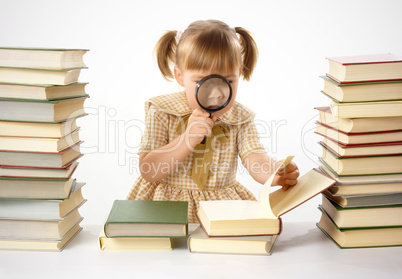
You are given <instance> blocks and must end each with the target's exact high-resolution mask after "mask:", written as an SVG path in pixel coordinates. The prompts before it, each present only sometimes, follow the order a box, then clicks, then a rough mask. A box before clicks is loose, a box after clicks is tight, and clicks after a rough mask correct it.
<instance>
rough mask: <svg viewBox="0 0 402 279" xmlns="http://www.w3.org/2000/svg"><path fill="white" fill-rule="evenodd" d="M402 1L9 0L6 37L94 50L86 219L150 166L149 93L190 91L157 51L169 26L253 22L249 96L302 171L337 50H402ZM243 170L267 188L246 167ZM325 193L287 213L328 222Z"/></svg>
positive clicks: (245, 96) (1, 18) (89, 74)
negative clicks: (141, 154)
mask: <svg viewBox="0 0 402 279" xmlns="http://www.w3.org/2000/svg"><path fill="white" fill-rule="evenodd" d="M401 10H402V2H401V1H388V0H381V1H372V0H366V1H352V0H348V1H345V0H338V1H323V0H320V1H319V0H316V1H278V0H275V1H253V0H248V1H244V0H242V1H237V0H230V1H216V0H214V1H209V0H204V1H197V2H193V1H175V0H171V1H121V0H114V1H84V0H79V1H76V0H69V1H56V0H53V1H44V0H36V1H28V0H27V1H21V0H10V1H6V0H0V45H1V46H23V47H49V48H51V47H55V48H88V49H90V52H89V53H88V54H86V56H85V62H86V64H87V65H88V67H89V69H87V70H83V71H82V73H81V76H80V81H82V82H89V83H90V84H89V85H88V86H87V93H88V94H90V95H91V98H90V99H88V100H87V101H86V103H85V106H86V110H87V112H88V113H89V116H87V117H85V118H83V119H80V120H79V122H78V123H79V125H80V126H81V127H82V129H81V133H80V136H81V139H82V140H84V141H85V143H84V144H83V146H82V151H83V152H84V153H86V155H85V156H84V157H83V158H82V159H80V165H79V167H78V170H77V171H76V173H75V177H76V178H77V180H79V181H84V182H86V183H87V185H86V186H85V188H84V190H83V191H84V196H85V197H86V198H87V199H88V202H87V203H86V204H85V205H84V206H83V207H82V209H81V210H80V212H81V214H82V215H83V216H84V218H85V220H84V221H83V225H84V226H85V225H86V224H97V225H99V224H101V223H102V222H103V220H104V218H105V216H106V215H107V213H108V211H109V210H110V206H111V204H112V202H113V200H114V199H124V198H125V197H126V195H127V193H128V191H129V189H130V187H131V185H132V183H133V181H134V180H135V178H136V177H137V176H138V173H139V172H138V156H137V155H136V151H137V148H138V145H139V143H140V137H141V131H142V129H143V127H144V126H143V122H142V121H143V119H144V102H145V101H146V100H147V99H148V98H150V97H153V96H156V95H160V94H165V93H170V92H174V91H177V90H181V89H180V88H179V87H178V85H177V84H176V83H175V82H167V81H165V80H164V79H163V78H162V77H161V75H160V73H159V70H158V68H157V66H156V64H155V61H154V59H153V56H152V53H153V47H154V45H155V43H156V41H157V40H158V38H159V37H160V36H161V34H162V33H163V31H164V30H171V29H173V30H184V29H185V28H186V27H187V26H188V25H189V24H190V23H191V22H193V21H195V20H198V19H210V18H213V19H220V20H222V21H224V22H226V23H228V24H229V25H230V26H232V27H236V26H241V27H244V28H246V29H248V30H250V31H251V32H252V33H253V34H254V38H255V40H256V42H257V44H258V47H259V50H260V56H259V62H258V66H257V68H256V70H255V74H254V76H253V77H252V80H251V82H242V83H241V85H240V88H239V92H238V97H237V101H239V102H241V103H243V104H244V105H246V106H248V107H249V108H251V109H253V110H254V111H255V112H256V113H257V117H256V120H257V121H258V123H260V124H261V125H260V126H259V129H260V132H261V137H262V141H263V143H264V145H265V147H266V148H267V151H268V153H269V154H270V155H271V156H272V157H275V158H283V157H284V156H286V155H289V154H295V155H296V157H295V161H296V163H297V164H298V166H299V168H300V170H301V172H302V173H305V172H307V171H308V170H310V169H311V168H313V167H316V166H317V160H316V155H319V154H320V148H319V146H318V144H317V141H318V140H319V138H318V137H317V136H315V135H314V133H313V128H314V125H313V123H314V121H315V118H316V117H317V112H316V111H315V110H314V107H316V106H323V105H328V104H329V100H328V99H326V98H325V97H324V96H322V95H321V93H320V90H322V87H323V82H322V80H321V79H320V78H319V76H320V75H323V74H325V72H326V71H327V68H328V65H327V60H326V59H325V58H326V57H331V56H343V55H357V54H372V53H387V52H391V53H395V54H400V55H401V54H402V36H401V34H402V17H401V14H400V12H401ZM238 180H239V181H240V182H242V183H243V184H244V185H246V186H247V187H249V188H250V189H251V190H252V191H253V192H254V193H255V194H257V193H258V189H259V185H258V184H257V183H256V182H254V181H253V180H252V179H251V178H250V176H249V175H248V174H247V173H245V171H244V169H243V170H242V173H240V174H239V175H238ZM319 203H320V198H319V197H317V198H315V199H313V200H311V201H309V202H308V203H306V204H304V205H302V206H300V207H299V208H297V209H295V210H293V211H292V212H290V213H288V214H286V215H285V216H284V218H283V220H284V222H289V221H314V222H316V221H318V220H319V216H320V213H319V212H318V210H317V209H316V208H317V205H318V204H319Z"/></svg>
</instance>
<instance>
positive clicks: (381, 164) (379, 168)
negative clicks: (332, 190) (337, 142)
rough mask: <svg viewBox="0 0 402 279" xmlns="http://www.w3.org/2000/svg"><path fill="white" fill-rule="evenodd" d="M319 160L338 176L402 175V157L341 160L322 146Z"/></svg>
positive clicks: (390, 156)
mask: <svg viewBox="0 0 402 279" xmlns="http://www.w3.org/2000/svg"><path fill="white" fill-rule="evenodd" d="M321 160H322V161H324V162H325V163H326V165H328V166H329V167H330V168H331V169H332V170H333V171H335V172H336V173H337V174H339V175H367V174H369V175H373V174H392V173H402V155H386V156H381V155H378V156H370V157H347V158H343V157H340V156H339V154H335V153H334V152H333V151H331V150H329V149H327V148H326V147H324V146H323V148H322V156H321Z"/></svg>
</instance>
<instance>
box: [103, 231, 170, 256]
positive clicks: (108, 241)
mask: <svg viewBox="0 0 402 279" xmlns="http://www.w3.org/2000/svg"><path fill="white" fill-rule="evenodd" d="M99 246H100V250H101V251H137V250H139V251H155V250H156V251H164V250H166V251H170V250H173V240H172V239H171V238H169V237H106V236H105V232H104V230H103V229H102V230H101V232H100V234H99Z"/></svg>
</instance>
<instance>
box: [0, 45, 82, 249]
mask: <svg viewBox="0 0 402 279" xmlns="http://www.w3.org/2000/svg"><path fill="white" fill-rule="evenodd" d="M87 51H88V50H81V49H28V48H5V47H0V249H16V250H56V251H60V250H62V249H63V248H64V247H65V246H66V245H67V244H68V243H69V242H70V240H71V239H72V238H73V237H74V236H75V235H76V234H78V233H79V232H80V230H81V229H82V228H81V227H80V222H81V221H82V219H83V218H82V217H81V215H80V213H79V212H78V208H79V207H80V206H81V205H82V204H83V203H84V202H85V199H84V198H83V195H82V193H81V187H82V186H83V185H84V184H85V183H81V182H77V181H76V180H75V179H74V178H73V173H74V171H75V170H76V168H77V165H78V159H79V158H80V157H81V156H82V154H81V151H80V144H81V141H80V138H79V127H78V126H77V121H76V120H77V118H79V117H82V116H84V115H86V114H85V112H84V101H85V99H86V98H87V97H88V95H87V94H86V93H85V86H86V83H79V82H78V78H79V75H80V71H81V69H84V68H86V66H85V64H84V61H83V56H84V54H85V53H86V52H87Z"/></svg>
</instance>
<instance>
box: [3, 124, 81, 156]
mask: <svg viewBox="0 0 402 279" xmlns="http://www.w3.org/2000/svg"><path fill="white" fill-rule="evenodd" d="M79 141H80V137H79V131H78V130H76V131H74V132H72V133H71V134H69V135H66V136H64V137H62V138H44V137H35V138H32V137H3V136H0V146H1V149H2V150H4V151H29V152H53V153H55V152H60V151H62V150H64V149H66V148H68V147H71V146H73V145H76V144H77V143H78V142H79Z"/></svg>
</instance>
